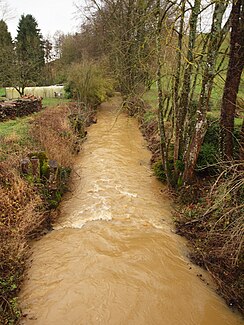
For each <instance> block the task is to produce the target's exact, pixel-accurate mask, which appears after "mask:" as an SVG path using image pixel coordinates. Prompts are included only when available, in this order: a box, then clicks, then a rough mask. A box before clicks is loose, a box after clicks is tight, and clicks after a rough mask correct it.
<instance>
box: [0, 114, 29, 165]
mask: <svg viewBox="0 0 244 325" xmlns="http://www.w3.org/2000/svg"><path fill="white" fill-rule="evenodd" d="M32 119H33V117H32V116H27V117H22V118H16V119H15V120H9V121H6V122H1V123H0V160H4V159H5V158H7V156H8V154H11V153H17V152H20V151H22V150H23V149H24V148H27V147H28V148H30V147H32V146H33V140H32V138H31V136H30V134H29V129H30V122H31V121H32Z"/></svg>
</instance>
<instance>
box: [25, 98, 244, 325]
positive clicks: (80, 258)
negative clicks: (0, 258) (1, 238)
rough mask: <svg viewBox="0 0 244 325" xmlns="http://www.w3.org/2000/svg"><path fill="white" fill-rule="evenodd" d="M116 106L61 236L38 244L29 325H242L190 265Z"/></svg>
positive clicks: (134, 131) (94, 144)
mask: <svg viewBox="0 0 244 325" xmlns="http://www.w3.org/2000/svg"><path fill="white" fill-rule="evenodd" d="M118 107H119V98H114V99H113V100H111V101H110V102H108V103H105V104H103V105H102V109H101V111H100V112H99V114H98V123H97V124H96V125H93V126H92V127H91V128H90V129H89V134H88V139H87V141H86V143H85V144H84V148H83V150H82V152H81V154H80V157H79V158H78V161H77V165H76V170H75V173H74V177H73V191H72V193H70V194H69V195H67V196H66V198H65V200H64V201H63V203H62V205H61V218H60V219H59V221H58V223H57V224H56V225H55V229H56V230H55V231H53V232H51V233H50V234H48V235H47V236H45V237H44V238H42V239H41V240H40V241H38V242H36V243H34V245H33V256H32V258H33V262H32V266H31V268H30V270H29V274H28V278H27V280H26V282H25V284H24V287H23V290H22V292H21V295H20V298H21V300H22V305H23V310H24V313H26V314H27V316H26V317H25V319H24V320H23V322H22V323H23V324H35V325H81V324H84V325H93V324H101V325H110V324H111V325H117V324H121V325H123V324H126V325H128V324H131V325H137V324H138V325H150V324H152V325H157V324H158V325H184V324H185V325H237V324H239V325H240V324H242V322H241V320H240V319H239V318H238V316H236V315H235V314H233V313H232V312H231V311H230V310H229V309H228V308H227V307H226V306H225V304H224V302H223V301H222V300H221V299H220V298H219V297H218V296H217V295H216V294H215V293H214V292H213V291H212V290H211V289H210V288H209V286H207V285H206V283H204V282H203V281H201V280H200V279H199V277H197V276H196V275H197V273H199V272H201V273H202V271H201V270H199V269H198V268H196V267H194V266H192V265H190V263H189V261H187V260H186V258H185V257H184V253H183V250H184V249H185V246H184V241H183V240H182V239H181V238H179V237H178V236H176V235H175V234H174V233H173V232H172V229H173V225H172V221H171V208H170V202H169V200H168V199H167V197H166V195H165V194H164V193H163V190H164V188H163V187H162V185H161V184H160V183H159V182H158V181H157V180H156V179H155V178H154V177H153V176H152V174H151V171H150V168H149V159H150V153H149V152H148V150H147V149H146V144H145V142H144V140H143V138H142V136H141V134H140V132H139V130H138V126H137V123H136V121H135V120H134V119H131V118H128V117H126V116H125V115H123V114H120V115H119V117H118V118H117V119H116V109H117V108H118ZM205 276H206V275H204V277H205Z"/></svg>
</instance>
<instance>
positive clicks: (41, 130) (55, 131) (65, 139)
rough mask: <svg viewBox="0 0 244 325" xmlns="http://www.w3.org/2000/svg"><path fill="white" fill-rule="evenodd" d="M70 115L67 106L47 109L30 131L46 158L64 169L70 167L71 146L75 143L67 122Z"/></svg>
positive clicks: (73, 134) (71, 160)
mask: <svg viewBox="0 0 244 325" xmlns="http://www.w3.org/2000/svg"><path fill="white" fill-rule="evenodd" d="M70 113H71V111H70V108H69V107H68V106H58V107H54V108H47V109H46V110H45V111H43V112H42V113H41V114H40V115H39V116H38V117H37V118H36V119H35V121H34V122H33V125H32V130H31V133H32V136H33V137H34V138H35V139H36V140H37V141H38V143H40V145H41V147H42V149H43V150H44V151H45V153H46V154H47V156H48V157H50V158H51V159H54V160H56V161H57V162H58V163H59V165H61V166H64V167H70V166H72V164H73V159H74V156H73V144H74V143H75V142H76V141H77V135H76V134H75V133H74V130H73V129H72V126H71V124H70V123H69V120H68V116H69V115H70Z"/></svg>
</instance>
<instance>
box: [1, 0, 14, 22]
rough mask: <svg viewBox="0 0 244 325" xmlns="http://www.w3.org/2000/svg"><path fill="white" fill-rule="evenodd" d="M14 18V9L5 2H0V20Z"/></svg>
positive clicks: (2, 0) (4, 0)
mask: <svg viewBox="0 0 244 325" xmlns="http://www.w3.org/2000/svg"><path fill="white" fill-rule="evenodd" d="M14 17H15V14H14V9H13V8H12V7H10V5H9V3H8V2H7V1H6V0H0V20H4V21H7V20H10V19H13V18H14Z"/></svg>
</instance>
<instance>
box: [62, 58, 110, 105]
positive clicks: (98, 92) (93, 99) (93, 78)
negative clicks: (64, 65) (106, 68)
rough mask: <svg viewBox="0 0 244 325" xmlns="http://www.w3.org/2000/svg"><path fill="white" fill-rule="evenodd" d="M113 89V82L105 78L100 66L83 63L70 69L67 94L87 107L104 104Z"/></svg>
mask: <svg viewBox="0 0 244 325" xmlns="http://www.w3.org/2000/svg"><path fill="white" fill-rule="evenodd" d="M112 88H113V84H112V81H111V80H109V79H108V78H106V77H105V75H104V72H103V71H102V68H101V67H100V66H99V65H98V64H95V63H93V62H90V61H83V62H82V63H74V64H72V65H71V66H70V68H69V71H68V83H67V85H66V92H67V94H68V96H70V94H72V96H73V97H74V98H77V99H78V100H79V101H80V102H83V103H84V104H85V105H86V106H90V105H98V104H100V103H101V102H103V101H104V100H105V99H106V97H107V95H108V93H111V90H112Z"/></svg>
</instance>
